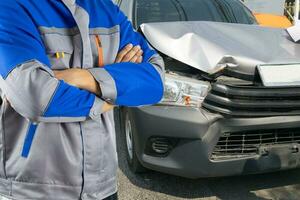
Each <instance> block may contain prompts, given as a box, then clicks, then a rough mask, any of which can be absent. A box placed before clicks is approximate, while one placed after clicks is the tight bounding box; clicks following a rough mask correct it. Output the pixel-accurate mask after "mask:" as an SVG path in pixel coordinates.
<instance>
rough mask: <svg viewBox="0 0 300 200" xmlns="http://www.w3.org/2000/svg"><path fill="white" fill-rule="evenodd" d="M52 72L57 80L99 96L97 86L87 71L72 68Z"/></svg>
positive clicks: (99, 91) (99, 92)
mask: <svg viewBox="0 0 300 200" xmlns="http://www.w3.org/2000/svg"><path fill="white" fill-rule="evenodd" d="M53 72H54V75H55V77H56V78H57V79H59V80H63V81H65V82H66V83H68V84H70V85H73V86H75V87H78V88H80V89H83V90H87V91H90V92H92V93H94V94H96V95H101V90H100V86H99V84H98V83H97V81H96V80H95V79H94V77H93V76H92V74H91V73H90V72H89V71H88V70H85V69H78V68H72V69H66V70H54V71H53Z"/></svg>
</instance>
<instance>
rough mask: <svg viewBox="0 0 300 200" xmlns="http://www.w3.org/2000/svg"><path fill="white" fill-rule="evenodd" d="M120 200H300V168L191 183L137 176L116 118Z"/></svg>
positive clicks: (149, 174)
mask: <svg viewBox="0 0 300 200" xmlns="http://www.w3.org/2000/svg"><path fill="white" fill-rule="evenodd" d="M116 129H117V144H118V153H119V171H118V173H119V199H120V200H178V199H197V200H198V199H212V200H213V199H222V200H267V199H268V200H269V199H274V200H277V199H278V200H300V169H298V170H290V171H282V172H276V173H269V174H259V175H248V176H238V177H226V178H209V179H207V178H206V179H198V180H190V179H185V178H180V177H176V176H171V175H167V174H162V173H158V172H153V171H151V172H147V173H146V174H143V175H136V174H133V173H132V172H131V171H130V170H129V168H128V165H127V162H126V156H125V155H126V154H125V143H124V137H123V136H122V135H121V134H120V129H119V123H118V118H117V115H116Z"/></svg>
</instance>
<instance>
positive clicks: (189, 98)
mask: <svg viewBox="0 0 300 200" xmlns="http://www.w3.org/2000/svg"><path fill="white" fill-rule="evenodd" d="M209 89H210V84H209V83H208V82H205V81H200V80H196V79H192V78H187V77H184V76H180V75H176V74H166V77H165V92H164V97H163V99H162V101H161V102H160V104H164V105H175V106H192V107H200V106H201V104H202V102H203V100H204V98H205V97H206V96H207V93H208V91H209Z"/></svg>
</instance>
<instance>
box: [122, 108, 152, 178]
mask: <svg viewBox="0 0 300 200" xmlns="http://www.w3.org/2000/svg"><path fill="white" fill-rule="evenodd" d="M120 124H121V132H122V134H123V136H125V137H123V138H124V140H125V145H126V158H127V162H128V165H129V167H130V169H131V171H132V172H134V173H142V172H145V171H147V170H146V168H145V167H143V166H142V164H141V163H140V161H139V160H138V158H137V156H136V151H135V145H136V144H135V140H134V135H135V133H136V132H135V131H136V130H135V126H134V121H133V120H132V118H131V116H130V112H129V110H128V108H121V109H120Z"/></svg>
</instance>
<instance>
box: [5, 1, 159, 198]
mask: <svg viewBox="0 0 300 200" xmlns="http://www.w3.org/2000/svg"><path fill="white" fill-rule="evenodd" d="M128 44H129V45H128ZM130 44H131V45H130ZM126 45H127V46H126ZM139 46H140V49H141V50H142V51H140V49H139ZM133 47H134V48H133ZM124 48H125V50H124ZM141 54H143V57H142V59H141ZM0 75H1V78H0V88H1V96H2V99H3V103H2V105H1V109H0V117H1V123H0V160H1V162H0V195H2V196H3V197H4V198H8V199H17V200H24V199H31V200H32V199H43V200H48V199H53V200H54V199H55V200H59V199H63V200H76V199H83V200H96V199H97V200H100V199H105V198H107V197H109V196H111V195H113V194H115V193H116V191H117V185H116V170H117V154H116V143H115V130H114V121H113V112H112V106H113V105H124V106H140V105H149V104H154V103H157V102H158V101H159V100H160V99H161V98H162V95H163V81H162V80H163V61H162V58H161V57H160V56H159V55H158V54H157V53H156V52H155V51H154V50H153V49H151V48H150V47H149V45H148V44H147V42H146V41H145V40H144V39H143V38H142V37H141V36H140V35H139V34H138V33H136V32H135V31H134V30H133V28H132V25H131V24H130V22H129V21H128V20H127V18H126V17H125V16H124V14H123V13H122V12H121V11H120V10H119V8H118V7H117V6H115V5H114V4H113V3H112V2H111V0H2V1H0Z"/></svg>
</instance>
